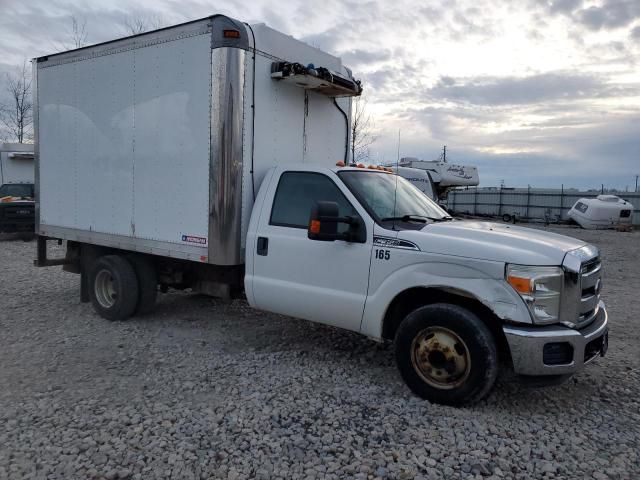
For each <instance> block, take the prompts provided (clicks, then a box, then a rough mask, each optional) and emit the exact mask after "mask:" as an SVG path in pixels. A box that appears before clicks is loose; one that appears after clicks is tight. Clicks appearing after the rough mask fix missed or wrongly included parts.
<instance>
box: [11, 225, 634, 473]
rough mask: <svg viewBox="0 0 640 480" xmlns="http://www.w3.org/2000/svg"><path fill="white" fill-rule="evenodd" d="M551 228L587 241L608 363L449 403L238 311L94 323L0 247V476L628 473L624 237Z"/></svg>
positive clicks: (51, 281) (197, 306)
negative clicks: (596, 274) (597, 268)
mask: <svg viewBox="0 0 640 480" xmlns="http://www.w3.org/2000/svg"><path fill="white" fill-rule="evenodd" d="M555 230H557V231H560V232H562V233H568V234H570V235H573V236H577V237H580V238H583V239H585V240H588V241H590V242H593V243H595V244H597V245H598V246H600V247H601V248H602V251H603V257H604V262H605V268H606V270H605V287H604V293H603V295H604V298H605V301H606V302H607V303H608V307H609V313H610V318H611V338H610V349H609V354H608V356H607V357H606V358H603V359H599V360H597V361H596V362H595V363H594V364H592V365H590V367H589V368H587V369H586V371H584V372H583V373H581V374H579V375H577V376H576V377H574V378H573V379H572V380H570V381H569V382H567V383H565V384H563V385H561V386H558V387H550V388H545V389H527V388H525V387H522V386H520V385H519V384H517V383H516V382H515V381H514V380H513V378H510V377H509V376H502V377H501V378H500V379H499V381H498V384H497V385H496V388H495V389H494V391H493V393H492V394H491V395H490V396H489V397H488V398H487V400H485V401H483V402H481V403H480V404H478V405H475V406H473V407H470V408H463V409H455V408H450V407H443V406H439V405H432V404H429V403H428V402H425V401H422V400H420V399H418V398H417V397H415V396H413V395H412V394H411V393H410V392H409V390H408V389H407V388H406V387H405V385H404V384H403V383H402V380H401V379H400V376H399V374H398V372H397V370H396V367H395V362H394V360H393V353H392V349H391V348H389V347H388V346H381V345H378V344H376V343H374V342H372V341H370V340H368V339H366V338H363V337H360V336H359V335H356V334H352V333H349V332H344V331H340V330H337V329H334V328H329V327H324V326H321V325H313V324H310V323H306V322H303V321H298V320H294V319H289V318H284V317H280V316H275V315H270V314H264V313H260V312H257V311H254V310H252V309H251V308H249V307H248V306H247V305H246V304H245V303H244V302H240V301H238V302H234V303H232V304H229V305H225V304H222V303H219V302H216V301H214V300H211V299H209V298H206V297H202V296H196V295H188V294H184V293H170V294H167V295H163V296H161V299H160V302H159V305H158V309H157V311H156V313H155V314H153V315H151V316H148V317H145V318H136V319H132V320H131V321H128V322H124V323H110V322H108V321H106V320H103V319H101V318H99V317H98V316H97V315H96V314H94V312H93V310H92V308H91V305H89V304H81V303H80V302H79V277H78V276H76V275H73V274H69V273H65V272H62V271H61V269H60V267H53V268H45V269H36V268H34V267H32V266H31V265H32V260H33V257H34V255H35V242H30V243H24V242H22V241H20V240H16V239H11V238H9V239H7V238H5V239H4V240H1V241H0V328H1V335H0V385H1V388H0V478H60V479H71V478H108V479H113V478H144V479H147V478H175V479H188V478H247V477H251V478H294V477H295V478H302V477H304V478H344V477H355V478H363V479H364V478H374V477H381V478H407V479H409V478H420V477H422V478H487V477H489V478H522V479H524V478H596V479H606V478H612V479H618V478H620V479H631V478H640V348H639V337H640V329H638V327H637V326H636V324H637V321H638V317H640V308H639V307H638V304H637V303H635V300H636V297H637V296H638V292H639V291H640V280H639V275H638V271H639V270H640V261H639V258H640V233H617V232H588V231H580V230H574V229H571V230H568V229H558V228H557V229H555Z"/></svg>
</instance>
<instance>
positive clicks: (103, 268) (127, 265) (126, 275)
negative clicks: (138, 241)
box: [88, 255, 157, 321]
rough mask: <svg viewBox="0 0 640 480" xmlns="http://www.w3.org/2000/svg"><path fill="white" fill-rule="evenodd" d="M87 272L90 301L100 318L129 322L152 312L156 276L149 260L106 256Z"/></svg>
mask: <svg viewBox="0 0 640 480" xmlns="http://www.w3.org/2000/svg"><path fill="white" fill-rule="evenodd" d="M88 273H89V298H90V299H91V303H92V304H93V307H94V309H95V310H96V312H97V313H98V314H99V315H100V316H101V317H103V318H106V319H107V320H112V321H116V320H126V319H128V318H129V317H131V316H132V315H133V314H135V313H137V314H144V313H148V312H150V311H151V310H152V309H153V306H154V305H155V300H156V296H157V277H156V273H155V269H154V268H153V265H152V264H151V263H150V262H149V261H148V260H147V259H146V258H144V257H140V256H131V257H129V258H126V257H124V256H121V255H105V256H102V257H99V258H97V259H96V260H95V261H94V262H93V264H92V265H91V267H90V269H89V272H88Z"/></svg>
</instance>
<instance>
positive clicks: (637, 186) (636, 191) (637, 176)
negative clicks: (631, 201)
mask: <svg viewBox="0 0 640 480" xmlns="http://www.w3.org/2000/svg"><path fill="white" fill-rule="evenodd" d="M638 177H640V175H636V192H637V191H638Z"/></svg>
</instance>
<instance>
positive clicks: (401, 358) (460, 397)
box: [395, 303, 498, 406]
mask: <svg viewBox="0 0 640 480" xmlns="http://www.w3.org/2000/svg"><path fill="white" fill-rule="evenodd" d="M432 326H440V327H444V328H447V329H449V330H452V331H453V332H455V333H456V334H457V335H458V336H460V338H461V339H462V340H463V341H464V342H465V344H466V345H467V349H468V350H469V355H470V358H471V369H470V372H469V376H468V377H467V380H466V381H465V382H464V383H463V384H462V385H460V386H458V387H455V388H452V389H439V388H436V387H433V386H431V385H429V384H428V383H426V382H425V381H424V380H423V379H422V377H421V376H420V375H419V374H418V372H416V370H415V369H414V367H413V364H412V362H411V345H412V343H413V339H414V338H415V337H416V335H418V334H419V333H420V332H421V331H422V330H424V329H425V328H427V327H432ZM395 349H396V361H397V363H398V368H399V369H400V373H401V375H402V378H403V379H404V381H405V382H406V383H407V385H408V386H409V388H411V390H412V391H413V392H414V393H416V394H417V395H419V396H420V397H422V398H425V399H427V400H429V401H432V402H435V403H441V404H445V405H455V406H460V405H465V404H470V403H473V402H476V401H478V400H480V399H481V398H483V397H484V396H485V395H486V394H487V393H488V392H489V390H491V387H492V386H493V384H494V383H495V379H496V376H497V372H498V355H497V350H496V345H495V341H494V339H493V336H492V334H491V332H490V331H489V329H488V328H487V327H486V326H485V325H484V324H483V323H482V321H481V320H480V319H479V318H478V317H477V316H476V315H475V314H474V313H472V312H470V311H469V310H467V309H465V308H463V307H460V306H457V305H451V304H444V303H440V304H433V305H427V306H424V307H420V308H418V309H416V310H414V311H413V312H411V313H410V314H409V315H407V317H406V318H405V319H404V320H403V322H402V323H401V324H400V327H399V328H398V331H397V333H396V339H395Z"/></svg>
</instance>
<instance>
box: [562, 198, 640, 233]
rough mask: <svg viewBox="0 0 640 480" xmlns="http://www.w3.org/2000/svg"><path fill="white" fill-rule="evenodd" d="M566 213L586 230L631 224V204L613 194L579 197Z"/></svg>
mask: <svg viewBox="0 0 640 480" xmlns="http://www.w3.org/2000/svg"><path fill="white" fill-rule="evenodd" d="M567 215H568V216H569V218H571V219H573V220H574V221H575V222H576V223H577V224H578V225H580V226H581V227H582V228H586V229H588V230H597V229H607V228H616V227H617V226H620V225H631V221H632V218H633V205H632V204H631V203H629V202H627V201H625V200H623V199H621V198H620V197H617V196H615V195H598V196H597V197H596V198H581V199H579V200H578V201H577V202H576V203H575V205H573V207H571V210H569V213H568V214H567Z"/></svg>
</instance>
